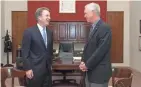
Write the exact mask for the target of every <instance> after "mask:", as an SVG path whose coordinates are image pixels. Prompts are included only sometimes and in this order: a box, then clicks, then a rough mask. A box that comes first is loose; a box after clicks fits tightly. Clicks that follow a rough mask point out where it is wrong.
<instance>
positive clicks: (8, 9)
mask: <svg viewBox="0 0 141 87" xmlns="http://www.w3.org/2000/svg"><path fill="white" fill-rule="evenodd" d="M3 5H4V8H3V9H2V10H3V16H2V18H3V22H2V23H3V24H2V25H4V26H3V28H2V29H1V30H2V37H3V36H4V35H5V33H6V30H7V29H8V31H9V34H10V35H11V33H12V30H11V29H12V23H11V19H12V18H11V13H12V11H27V0H22V1H7V0H5V1H3ZM3 47H4V45H3V41H2V48H1V50H2V51H1V53H2V54H1V55H2V57H1V58H2V63H4V64H5V63H6V60H7V59H6V53H4V52H3ZM9 58H10V63H11V61H12V56H11V53H10V57H9Z"/></svg>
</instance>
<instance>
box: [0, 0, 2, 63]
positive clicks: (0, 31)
mask: <svg viewBox="0 0 141 87" xmlns="http://www.w3.org/2000/svg"><path fill="white" fill-rule="evenodd" d="M0 8H2V6H1V1H0ZM1 16H2V15H1V9H0V19H1ZM1 21H2V20H0V38H1V29H2V27H1ZM1 42H2V41H1V40H0V57H1V58H2V56H1V52H2V51H1ZM0 63H1V59H0Z"/></svg>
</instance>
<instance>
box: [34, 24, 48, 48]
mask: <svg viewBox="0 0 141 87" xmlns="http://www.w3.org/2000/svg"><path fill="white" fill-rule="evenodd" d="M36 31H37V36H38V37H39V40H40V42H41V44H42V47H43V48H44V49H45V50H46V46H45V43H44V39H43V37H42V34H41V32H40V30H39V28H38V26H36Z"/></svg>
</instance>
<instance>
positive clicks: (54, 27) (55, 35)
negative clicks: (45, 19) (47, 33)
mask: <svg viewBox="0 0 141 87" xmlns="http://www.w3.org/2000/svg"><path fill="white" fill-rule="evenodd" d="M49 29H51V30H52V31H53V40H54V42H58V29H57V23H55V22H54V23H50V25H49Z"/></svg>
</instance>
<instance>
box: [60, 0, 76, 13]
mask: <svg viewBox="0 0 141 87" xmlns="http://www.w3.org/2000/svg"><path fill="white" fill-rule="evenodd" d="M59 13H76V1H75V0H59Z"/></svg>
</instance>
